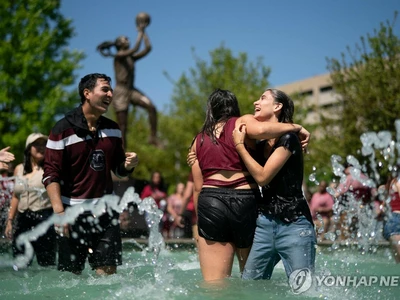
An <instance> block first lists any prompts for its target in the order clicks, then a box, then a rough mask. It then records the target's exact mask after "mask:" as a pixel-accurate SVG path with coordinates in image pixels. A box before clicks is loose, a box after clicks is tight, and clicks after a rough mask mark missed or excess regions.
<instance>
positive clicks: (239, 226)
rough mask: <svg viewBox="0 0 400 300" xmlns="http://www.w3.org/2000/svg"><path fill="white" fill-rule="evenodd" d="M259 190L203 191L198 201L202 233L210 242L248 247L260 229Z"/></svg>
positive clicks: (220, 189) (199, 227) (214, 189)
mask: <svg viewBox="0 0 400 300" xmlns="http://www.w3.org/2000/svg"><path fill="white" fill-rule="evenodd" d="M260 200H261V194H260V191H259V190H258V189H254V190H241V189H236V190H235V189H226V188H203V189H202V190H201V192H200V194H199V199H198V210H197V212H198V220H197V224H198V231H199V235H200V236H201V237H203V238H205V239H206V240H211V241H216V242H222V243H227V242H229V243H233V244H234V245H235V246H236V247H237V248H247V247H250V246H251V244H252V243H253V237H254V231H255V228H256V220H257V209H256V203H258V202H259V201H260Z"/></svg>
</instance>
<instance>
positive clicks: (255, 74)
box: [128, 45, 270, 184]
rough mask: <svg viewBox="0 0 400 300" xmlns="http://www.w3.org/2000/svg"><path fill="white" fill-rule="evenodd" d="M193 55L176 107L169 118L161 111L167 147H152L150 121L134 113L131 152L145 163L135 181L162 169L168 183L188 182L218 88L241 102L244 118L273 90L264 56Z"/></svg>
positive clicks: (218, 51)
mask: <svg viewBox="0 0 400 300" xmlns="http://www.w3.org/2000/svg"><path fill="white" fill-rule="evenodd" d="M193 56H194V60H195V66H194V67H193V68H190V69H189V71H188V72H185V73H183V74H182V75H181V77H180V78H179V79H178V80H177V81H176V82H173V84H174V90H173V95H172V101H171V104H170V105H169V107H167V108H166V109H165V114H163V113H161V112H159V113H158V116H159V124H158V136H159V139H160V141H161V144H162V149H158V148H156V147H154V146H152V145H148V143H147V138H148V136H149V135H148V132H149V131H148V126H146V122H147V121H145V120H144V119H143V118H142V117H143V116H142V114H141V113H139V114H138V113H136V114H135V118H136V120H135V125H134V127H132V129H131V130H130V131H133V132H130V133H129V136H128V143H129V144H130V145H132V147H129V148H132V151H136V152H137V153H138V155H139V159H140V161H141V162H142V163H140V162H139V166H138V167H137V169H136V170H135V177H138V178H140V179H148V178H150V174H151V172H152V171H154V170H159V171H161V173H162V175H163V177H164V178H165V180H166V182H168V183H169V184H175V183H177V182H179V181H182V182H186V179H187V176H188V174H189V171H190V169H189V167H188V166H187V163H186V155H187V153H188V148H189V147H190V145H191V142H192V140H193V138H194V137H195V135H196V134H197V133H198V132H199V130H200V129H201V127H202V125H203V122H204V119H205V110H206V103H207V99H208V96H209V95H210V94H211V93H212V92H213V91H214V89H216V88H221V89H228V90H231V91H232V92H233V93H235V94H236V96H237V98H238V100H239V105H240V109H241V112H242V114H243V113H252V111H253V102H254V101H255V100H257V99H258V98H259V96H260V95H261V94H262V92H263V91H264V90H265V89H266V88H267V86H268V80H267V77H268V76H269V73H270V70H269V68H267V67H265V66H264V65H263V64H262V59H261V58H259V59H257V61H256V62H250V61H249V59H248V57H247V55H246V54H245V53H238V54H237V55H236V56H235V55H234V54H233V53H232V51H231V50H229V49H227V48H225V47H224V46H223V45H221V46H220V47H218V48H216V49H215V50H213V51H210V59H209V60H208V61H206V60H203V59H200V58H199V57H197V56H196V55H195V52H194V50H193ZM166 76H168V74H167V73H166ZM128 132H129V131H128ZM144 141H145V142H144Z"/></svg>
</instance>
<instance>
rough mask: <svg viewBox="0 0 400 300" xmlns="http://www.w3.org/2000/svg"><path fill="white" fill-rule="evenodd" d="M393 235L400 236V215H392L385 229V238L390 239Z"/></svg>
mask: <svg viewBox="0 0 400 300" xmlns="http://www.w3.org/2000/svg"><path fill="white" fill-rule="evenodd" d="M392 235H400V213H392V215H391V216H390V218H389V220H388V221H387V222H386V224H385V226H384V227H383V237H384V238H385V239H387V240H388V239H389V238H390V237H391V236H392Z"/></svg>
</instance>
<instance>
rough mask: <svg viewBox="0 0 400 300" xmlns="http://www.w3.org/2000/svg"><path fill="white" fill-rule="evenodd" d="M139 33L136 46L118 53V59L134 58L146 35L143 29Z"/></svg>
mask: <svg viewBox="0 0 400 300" xmlns="http://www.w3.org/2000/svg"><path fill="white" fill-rule="evenodd" d="M138 31H139V33H138V35H137V38H136V42H135V45H134V46H133V47H132V48H131V49H128V50H119V51H118V53H117V54H116V55H115V56H117V57H124V56H131V55H132V56H134V54H135V53H136V52H137V51H138V50H139V47H140V43H141V42H142V39H143V36H144V35H145V33H144V31H143V30H142V29H140V28H139V29H138Z"/></svg>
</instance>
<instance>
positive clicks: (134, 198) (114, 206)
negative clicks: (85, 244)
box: [0, 187, 164, 271]
mask: <svg viewBox="0 0 400 300" xmlns="http://www.w3.org/2000/svg"><path fill="white" fill-rule="evenodd" d="M34 191H36V192H37V193H39V194H40V195H41V194H42V193H43V192H44V191H45V190H44V189H35V190H34ZM130 203H134V204H136V205H137V207H138V210H139V213H141V214H143V213H146V216H147V217H148V218H149V220H150V222H149V223H148V224H149V228H150V234H149V245H148V248H147V249H144V250H146V251H149V252H152V253H154V257H153V263H154V264H156V263H157V258H158V255H159V253H160V251H161V250H162V249H163V247H164V240H163V237H162V235H161V233H160V232H159V230H158V224H159V222H160V220H161V217H162V214H163V212H162V211H161V210H159V209H158V207H157V205H156V202H155V201H154V199H153V198H151V197H148V198H145V199H143V201H142V200H141V199H140V197H139V195H138V194H137V193H135V192H134V188H133V187H129V188H128V189H127V190H126V191H125V193H124V195H123V196H122V198H121V199H120V197H118V196H116V195H105V196H104V197H102V198H101V199H100V200H99V201H98V202H97V203H83V204H80V205H74V206H71V207H70V208H69V209H68V210H67V212H66V213H65V214H64V215H57V214H53V215H52V216H51V217H50V218H48V219H47V220H45V221H44V222H42V223H40V224H39V225H38V226H36V227H35V228H34V229H33V230H31V231H28V232H24V233H22V234H20V235H19V236H18V238H17V240H16V246H17V247H22V246H23V247H24V248H25V253H24V254H23V255H18V256H17V257H16V258H15V259H14V260H13V261H11V262H1V263H0V267H5V266H10V267H12V268H13V269H14V270H16V271H17V270H20V269H22V268H26V267H27V266H28V265H29V263H30V261H31V259H32V257H33V255H34V251H33V247H32V244H31V242H32V241H36V240H37V239H38V238H39V237H40V236H41V235H43V234H45V233H46V232H47V230H48V228H49V227H51V226H53V225H54V224H60V225H66V224H74V222H75V220H76V218H77V217H78V216H79V215H80V214H81V213H83V212H88V211H89V212H91V214H93V215H94V216H100V215H103V214H106V213H107V214H109V215H110V216H111V215H112V211H113V210H115V211H117V212H118V213H121V212H122V211H123V210H124V209H125V208H126V207H127V206H128V204H130ZM91 221H92V222H93V224H95V223H96V221H97V219H94V218H93V220H91Z"/></svg>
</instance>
